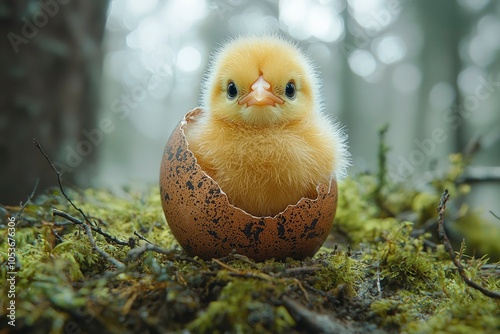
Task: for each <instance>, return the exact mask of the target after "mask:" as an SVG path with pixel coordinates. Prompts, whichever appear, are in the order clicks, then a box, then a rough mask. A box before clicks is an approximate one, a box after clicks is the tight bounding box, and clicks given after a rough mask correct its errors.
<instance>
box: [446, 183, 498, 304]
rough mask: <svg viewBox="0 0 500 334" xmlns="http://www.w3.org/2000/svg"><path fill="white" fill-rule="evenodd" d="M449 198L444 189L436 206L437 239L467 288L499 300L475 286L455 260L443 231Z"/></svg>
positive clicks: (495, 293) (477, 285)
mask: <svg viewBox="0 0 500 334" xmlns="http://www.w3.org/2000/svg"><path fill="white" fill-rule="evenodd" d="M449 198H450V194H449V193H448V189H446V190H445V191H444V193H443V195H441V200H440V202H439V206H438V212H439V214H438V221H437V223H438V233H439V238H440V240H441V242H442V243H443V245H444V248H445V249H446V250H447V251H448V254H449V255H450V257H451V260H452V261H453V264H454V265H455V267H457V269H458V273H459V274H460V276H461V277H462V279H463V280H464V282H465V284H467V285H468V286H470V287H472V288H474V289H476V290H479V291H480V292H481V293H482V294H483V295H485V296H487V297H490V298H496V299H500V293H497V292H494V291H491V290H488V289H486V288H484V287H482V286H481V285H479V284H477V283H476V282H474V281H473V280H471V279H470V278H469V277H468V276H467V274H466V272H465V268H464V267H463V266H462V264H461V263H460V261H459V259H458V258H457V256H456V254H455V251H454V250H453V247H452V246H451V243H450V240H449V239H448V236H447V235H446V231H445V229H444V212H445V210H446V202H447V201H448V199H449Z"/></svg>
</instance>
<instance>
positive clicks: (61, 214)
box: [52, 209, 125, 269]
mask: <svg viewBox="0 0 500 334" xmlns="http://www.w3.org/2000/svg"><path fill="white" fill-rule="evenodd" d="M52 215H53V216H59V217H63V218H66V219H67V220H69V221H71V222H72V223H74V224H75V225H79V226H82V227H83V228H84V229H85V233H87V237H88V238H89V241H90V244H91V246H92V248H93V249H94V250H95V251H96V252H97V253H99V254H101V255H102V257H104V258H105V259H106V260H108V261H109V262H111V263H112V264H113V265H114V266H115V267H117V268H118V269H123V268H125V265H124V264H123V263H122V262H120V261H119V260H117V259H115V258H114V257H112V256H111V255H109V254H108V253H107V252H106V251H105V250H103V249H101V248H99V246H97V245H96V243H95V240H94V236H93V235H92V230H93V229H94V227H92V226H90V225H88V224H85V223H84V222H82V221H81V220H78V219H77V218H75V217H73V216H71V215H69V214H67V213H66V212H64V211H61V210H57V209H53V210H52ZM101 232H102V231H101ZM106 234H107V233H106ZM105 237H106V235H105ZM110 237H111V238H115V237H113V236H110ZM115 239H116V238H115Z"/></svg>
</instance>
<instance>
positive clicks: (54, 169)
mask: <svg viewBox="0 0 500 334" xmlns="http://www.w3.org/2000/svg"><path fill="white" fill-rule="evenodd" d="M33 143H34V144H35V146H36V148H38V150H39V151H40V153H42V155H43V156H44V157H45V159H46V160H47V162H48V163H49V165H50V167H51V168H52V170H53V171H54V172H55V173H56V175H57V183H58V184H59V189H61V193H62V194H63V196H64V198H66V200H67V201H68V202H69V203H70V204H71V206H73V208H75V210H76V211H78V212H79V213H80V214H81V215H82V217H83V218H84V219H85V221H86V222H88V223H89V224H90V225H92V222H91V221H90V220H89V219H88V217H87V216H86V215H85V213H84V212H83V211H82V209H80V208H79V207H77V206H76V205H75V204H74V203H73V201H72V200H71V198H69V196H68V195H67V194H66V192H65V191H64V187H63V185H62V180H61V172H60V171H59V170H57V168H56V166H54V164H53V163H52V161H51V160H50V158H49V156H48V155H47V153H45V151H44V150H43V149H42V146H41V145H40V143H39V142H38V141H37V140H36V139H35V138H33Z"/></svg>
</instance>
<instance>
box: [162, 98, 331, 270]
mask: <svg viewBox="0 0 500 334" xmlns="http://www.w3.org/2000/svg"><path fill="white" fill-rule="evenodd" d="M202 112H203V110H202V109H200V108H196V109H194V110H192V111H190V112H189V113H188V114H186V116H184V118H183V120H182V121H181V122H180V123H179V124H178V126H177V127H176V129H175V130H174V131H173V133H172V135H171V136H170V139H169V140H168V142H167V145H166V147H165V151H164V154H163V159H162V162H161V168H160V196H161V202H162V207H163V211H164V213H165V217H166V219H167V223H168V225H169V227H170V229H171V231H172V233H173V235H174V236H175V238H176V239H177V241H178V242H179V244H180V245H181V246H182V247H183V249H184V250H185V251H186V252H187V253H188V254H189V255H191V256H199V257H200V258H203V259H211V258H220V257H223V256H226V255H228V254H230V253H231V252H232V251H233V250H235V251H236V253H238V254H242V255H245V256H247V257H249V258H252V259H254V260H256V261H263V260H266V259H270V258H276V259H285V258H287V257H291V258H295V259H303V258H305V257H307V256H313V255H314V254H315V253H316V252H317V251H318V249H319V248H320V247H321V245H322V244H323V242H324V241H325V240H326V238H327V236H328V234H329V232H330V229H331V227H332V224H333V220H334V217H335V211H336V208H337V183H336V181H335V180H334V179H332V180H331V181H330V183H329V184H328V183H322V184H319V185H318V187H317V191H318V197H317V198H316V199H309V198H302V199H301V200H300V201H298V202H297V203H296V204H292V205H289V206H288V207H287V208H286V209H285V210H283V211H282V212H281V213H279V214H277V215H276V216H274V217H256V216H253V215H251V214H249V213H247V212H245V211H243V210H242V209H240V208H237V207H235V206H234V205H232V204H231V203H230V202H229V199H228V197H227V195H226V194H225V193H224V191H223V190H222V189H221V188H220V186H219V185H218V183H217V182H216V181H215V180H214V179H212V178H211V177H210V176H208V175H207V174H206V173H205V172H204V171H203V170H202V169H201V167H200V166H199V165H198V164H197V162H196V158H195V156H194V154H193V152H191V151H190V150H189V149H188V143H187V141H186V137H185V136H184V131H183V129H184V127H186V126H196V117H197V116H198V115H199V114H200V113H202Z"/></svg>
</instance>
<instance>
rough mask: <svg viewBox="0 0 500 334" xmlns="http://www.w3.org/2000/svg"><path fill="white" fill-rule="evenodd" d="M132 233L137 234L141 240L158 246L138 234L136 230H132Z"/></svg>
mask: <svg viewBox="0 0 500 334" xmlns="http://www.w3.org/2000/svg"><path fill="white" fill-rule="evenodd" d="M134 235H135V236H137V237H138V238H139V239H141V240H142V241H146V242H147V243H148V244H151V245H154V246H156V247H159V246H158V245H156V244H154V243H152V242H151V241H149V240H148V239H146V238H145V237H144V236H143V235H142V234H139V232H137V231H134Z"/></svg>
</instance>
